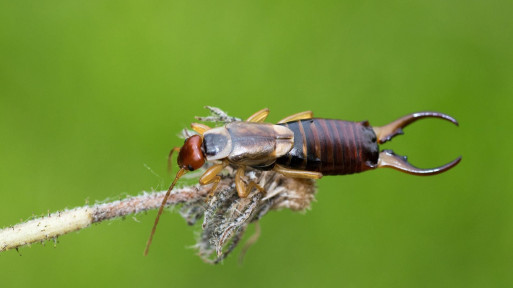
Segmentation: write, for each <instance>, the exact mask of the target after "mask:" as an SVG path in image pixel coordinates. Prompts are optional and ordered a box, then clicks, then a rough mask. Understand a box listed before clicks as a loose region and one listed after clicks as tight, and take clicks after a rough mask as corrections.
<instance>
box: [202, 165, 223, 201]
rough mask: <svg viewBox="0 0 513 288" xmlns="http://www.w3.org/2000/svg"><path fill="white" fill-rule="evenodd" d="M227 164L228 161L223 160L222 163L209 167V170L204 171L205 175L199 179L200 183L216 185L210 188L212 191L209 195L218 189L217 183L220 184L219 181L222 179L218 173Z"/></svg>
mask: <svg viewBox="0 0 513 288" xmlns="http://www.w3.org/2000/svg"><path fill="white" fill-rule="evenodd" d="M227 165H228V163H226V162H223V163H220V164H215V165H214V166H212V167H210V168H208V169H207V171H205V173H203V175H202V176H201V177H200V179H199V184H200V185H208V184H214V185H212V188H211V189H210V192H209V195H208V196H209V197H211V196H212V195H214V192H215V191H216V189H217V185H218V184H219V181H221V176H218V175H217V174H219V173H220V172H221V171H222V170H223V169H224V168H225V167H226V166H227Z"/></svg>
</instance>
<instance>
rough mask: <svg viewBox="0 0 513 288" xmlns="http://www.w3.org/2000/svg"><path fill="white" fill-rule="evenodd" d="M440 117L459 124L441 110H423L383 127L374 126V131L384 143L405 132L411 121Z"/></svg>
mask: <svg viewBox="0 0 513 288" xmlns="http://www.w3.org/2000/svg"><path fill="white" fill-rule="evenodd" d="M428 117H432V118H440V119H443V120H447V121H450V122H452V123H453V124H454V125H456V126H459V124H458V121H456V119H454V118H452V117H451V116H449V115H447V114H443V113H439V112H432V111H423V112H416V113H412V114H408V115H406V116H403V117H401V118H399V119H397V120H395V121H393V122H391V123H389V124H387V125H385V126H381V127H373V128H372V129H373V130H374V133H376V137H377V138H378V143H379V144H383V143H385V142H387V141H390V140H391V139H392V138H394V137H395V136H397V135H401V134H404V132H403V129H402V128H404V127H406V126H408V125H409V124H410V123H413V122H415V121H417V120H419V119H422V118H428Z"/></svg>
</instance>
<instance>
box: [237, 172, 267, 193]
mask: <svg viewBox="0 0 513 288" xmlns="http://www.w3.org/2000/svg"><path fill="white" fill-rule="evenodd" d="M244 172H246V167H244V166H241V167H239V168H238V169H237V173H236V174H235V188H236V189H237V194H238V195H239V197H240V198H246V197H248V195H249V193H250V192H251V190H253V188H256V189H258V191H260V192H261V193H263V194H264V195H265V189H264V188H263V187H262V186H260V185H258V184H257V183H255V182H254V181H250V182H249V184H248V186H247V187H246V184H244V180H242V177H243V176H244Z"/></svg>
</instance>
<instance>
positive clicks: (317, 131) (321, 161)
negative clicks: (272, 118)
mask: <svg viewBox="0 0 513 288" xmlns="http://www.w3.org/2000/svg"><path fill="white" fill-rule="evenodd" d="M268 114H269V109H262V110H260V111H258V112H256V113H255V114H253V115H251V116H250V117H249V118H248V119H247V120H246V121H233V122H230V123H228V124H226V125H224V126H221V127H216V128H210V127H209V126H206V125H203V124H198V123H192V124H191V127H192V129H193V130H194V131H195V132H196V133H197V135H193V136H190V137H188V138H187V139H186V140H185V142H184V145H183V146H182V147H175V148H173V149H172V150H171V152H170V154H169V158H168V165H169V167H170V163H171V162H170V161H171V156H172V154H173V153H174V152H178V159H177V162H178V166H179V167H180V170H179V171H178V172H177V174H176V177H175V179H174V180H173V183H172V184H171V186H170V187H169V189H168V190H167V193H166V195H165V197H164V199H163V201H162V204H161V206H160V209H159V211H158V214H157V217H156V219H155V223H154V225H153V228H152V231H151V234H150V238H149V239H148V243H147V244H146V250H145V252H144V254H145V255H147V254H148V249H149V247H150V244H151V242H152V239H153V235H154V233H155V229H156V227H157V224H158V221H159V218H160V215H161V214H162V211H163V209H164V205H165V204H166V202H167V198H168V197H169V195H170V193H171V190H173V187H174V186H175V184H176V182H177V181H178V179H180V177H182V176H183V175H184V174H185V173H187V172H188V171H194V170H197V169H199V168H201V167H203V166H204V165H205V162H206V161H211V162H213V165H211V166H210V167H209V168H208V169H207V170H206V171H205V172H204V174H203V175H202V176H201V177H200V179H199V183H200V185H207V184H212V188H211V192H210V195H214V192H215V190H216V188H217V185H218V183H219V181H220V180H221V177H220V176H219V175H218V174H219V173H220V172H221V171H222V170H223V169H224V168H226V167H227V166H232V167H236V169H237V170H236V173H235V187H236V190H237V194H238V197H240V198H245V197H247V196H248V195H249V193H250V192H251V191H252V190H253V189H257V190H258V191H259V192H261V193H262V194H264V195H265V189H264V188H263V187H261V186H260V185H258V184H257V183H255V182H254V181H248V182H246V181H245V180H243V178H244V176H245V171H246V167H250V168H253V169H258V170H271V171H274V172H277V173H280V174H282V175H284V176H286V177H292V178H305V179H320V178H321V177H322V176H323V175H345V174H353V173H359V172H363V171H367V170H373V169H376V168H382V167H390V168H393V169H396V170H399V171H402V172H405V173H408V174H412V175H435V174H438V173H442V172H445V171H447V170H449V169H451V168H452V167H454V166H456V165H457V164H458V163H459V162H460V160H461V156H460V157H458V158H456V159H455V160H453V161H451V162H449V163H447V164H445V165H443V166H440V167H436V168H430V169H421V168H417V167H415V166H413V165H412V164H410V163H409V162H408V161H407V159H406V157H404V156H399V155H396V154H395V153H393V152H392V151H391V150H383V151H381V152H380V151H379V144H383V143H385V142H386V141H389V140H391V139H392V138H393V137H395V136H396V135H399V134H403V131H402V128H404V127H406V126H408V125H409V124H411V123H412V122H415V121H417V120H419V119H422V118H440V119H443V120H447V121H450V122H452V123H453V124H455V125H457V126H458V122H457V121H456V120H455V119H454V118H452V117H451V116H449V115H446V114H443V113H438V112H418V113H412V114H408V115H406V116H404V117H401V118H399V119H397V120H395V121H393V122H391V123H390V124H387V125H385V126H381V127H372V126H370V124H369V122H368V121H362V122H350V121H343V120H333V119H323V118H314V117H313V113H312V112H311V111H305V112H301V113H297V114H294V115H291V116H288V117H286V118H284V119H282V120H280V121H279V122H278V123H277V124H270V123H264V121H265V119H266V118H267V116H268Z"/></svg>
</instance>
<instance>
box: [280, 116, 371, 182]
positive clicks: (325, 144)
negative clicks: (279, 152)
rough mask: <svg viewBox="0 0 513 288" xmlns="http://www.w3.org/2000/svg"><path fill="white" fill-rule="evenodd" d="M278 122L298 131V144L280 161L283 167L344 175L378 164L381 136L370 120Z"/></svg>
mask: <svg viewBox="0 0 513 288" xmlns="http://www.w3.org/2000/svg"><path fill="white" fill-rule="evenodd" d="M278 125H283V126H285V127H287V128H289V129H290V130H292V131H293V132H294V146H293V147H292V149H291V150H290V151H289V152H288V153H287V154H285V155H284V156H282V157H280V158H278V159H277V161H276V163H277V164H279V165H281V166H283V167H287V168H290V169H297V170H305V171H315V172H320V173H322V174H323V175H343V174H352V173H358V172H362V171H365V170H369V169H373V168H375V167H376V166H377V163H378V157H379V148H378V143H377V138H376V134H375V133H374V131H373V130H372V128H371V127H370V126H369V124H368V122H367V121H364V122H349V121H341V120H332V119H320V118H312V119H306V120H299V121H292V122H287V123H282V124H278Z"/></svg>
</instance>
